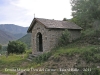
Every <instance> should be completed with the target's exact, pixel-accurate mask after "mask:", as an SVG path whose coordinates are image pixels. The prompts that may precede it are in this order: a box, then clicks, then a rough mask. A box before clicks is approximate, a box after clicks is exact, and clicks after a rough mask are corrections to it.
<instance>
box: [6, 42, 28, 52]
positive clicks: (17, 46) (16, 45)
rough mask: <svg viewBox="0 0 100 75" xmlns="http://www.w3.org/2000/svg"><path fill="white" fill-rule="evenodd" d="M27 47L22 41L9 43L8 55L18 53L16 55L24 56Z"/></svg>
mask: <svg viewBox="0 0 100 75" xmlns="http://www.w3.org/2000/svg"><path fill="white" fill-rule="evenodd" d="M25 49H26V45H25V44H24V43H23V42H20V41H12V42H11V41H9V43H8V47H7V51H8V54H10V53H12V54H13V53H16V54H22V53H23V52H25Z"/></svg>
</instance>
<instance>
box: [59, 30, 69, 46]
mask: <svg viewBox="0 0 100 75" xmlns="http://www.w3.org/2000/svg"><path fill="white" fill-rule="evenodd" d="M69 42H70V33H69V31H68V30H67V29H66V30H65V31H64V32H63V33H62V35H61V37H60V38H59V42H58V45H59V46H64V45H67V44H69Z"/></svg>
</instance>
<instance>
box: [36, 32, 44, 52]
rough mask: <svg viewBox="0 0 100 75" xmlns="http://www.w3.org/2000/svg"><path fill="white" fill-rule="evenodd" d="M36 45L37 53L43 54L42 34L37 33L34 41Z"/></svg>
mask: <svg viewBox="0 0 100 75" xmlns="http://www.w3.org/2000/svg"><path fill="white" fill-rule="evenodd" d="M36 43H37V44H36V45H37V51H38V52H43V43H42V34H41V33H40V32H39V33H37V39H36Z"/></svg>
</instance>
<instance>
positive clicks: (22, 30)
mask: <svg viewBox="0 0 100 75" xmlns="http://www.w3.org/2000/svg"><path fill="white" fill-rule="evenodd" d="M27 29H28V27H21V26H17V25H14V24H0V44H7V43H8V42H9V41H11V40H17V39H19V38H21V37H23V36H24V35H26V34H27Z"/></svg>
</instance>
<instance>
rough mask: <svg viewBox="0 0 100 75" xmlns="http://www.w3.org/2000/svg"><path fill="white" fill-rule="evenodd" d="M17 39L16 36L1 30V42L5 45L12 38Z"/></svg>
mask: <svg viewBox="0 0 100 75" xmlns="http://www.w3.org/2000/svg"><path fill="white" fill-rule="evenodd" d="M15 39H17V38H16V37H14V36H12V35H10V33H8V32H5V31H2V30H0V44H2V45H5V44H7V43H8V42H9V41H11V40H15Z"/></svg>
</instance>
